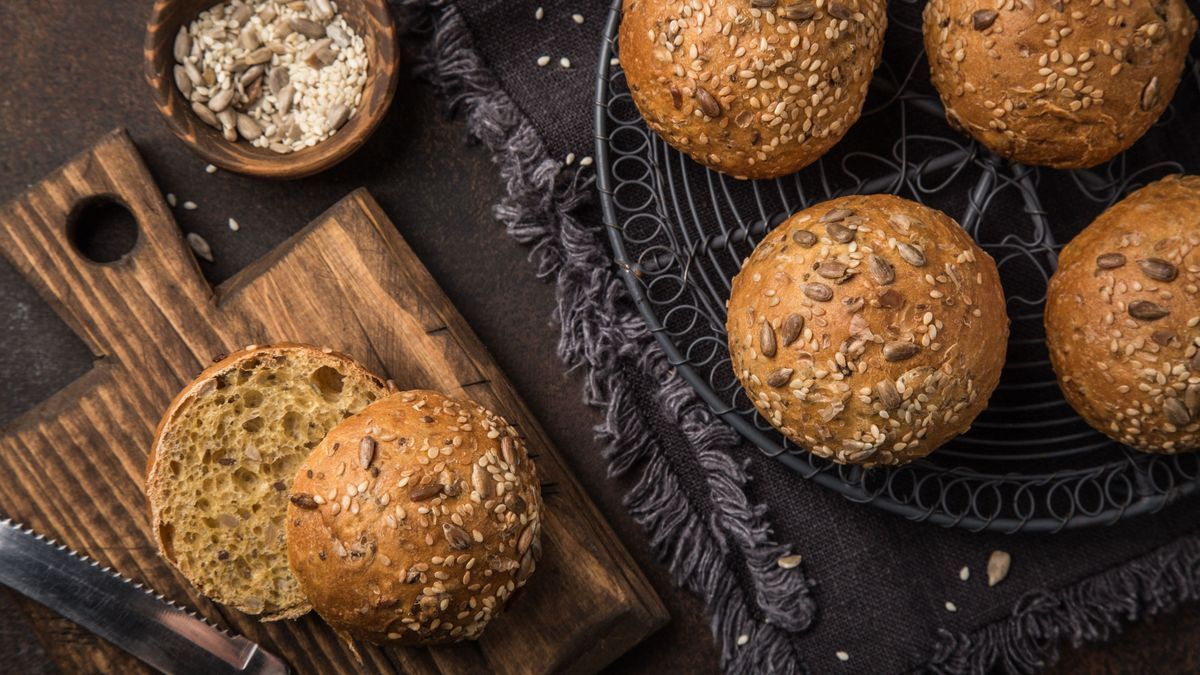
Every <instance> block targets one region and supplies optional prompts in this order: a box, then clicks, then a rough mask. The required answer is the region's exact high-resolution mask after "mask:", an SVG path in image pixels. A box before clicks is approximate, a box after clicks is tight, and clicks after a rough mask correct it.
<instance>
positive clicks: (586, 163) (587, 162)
mask: <svg viewBox="0 0 1200 675" xmlns="http://www.w3.org/2000/svg"><path fill="white" fill-rule="evenodd" d="M591 165H592V158H591V157H584V158H583V159H581V160H579V166H591Z"/></svg>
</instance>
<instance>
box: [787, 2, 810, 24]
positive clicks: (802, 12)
mask: <svg viewBox="0 0 1200 675" xmlns="http://www.w3.org/2000/svg"><path fill="white" fill-rule="evenodd" d="M816 13H817V9H816V7H814V6H813V4H812V3H811V2H796V3H792V4H790V5H788V6H787V7H784V8H783V15H784V16H785V17H787V19H788V20H789V21H808V20H809V19H811V18H812V17H813V14H816Z"/></svg>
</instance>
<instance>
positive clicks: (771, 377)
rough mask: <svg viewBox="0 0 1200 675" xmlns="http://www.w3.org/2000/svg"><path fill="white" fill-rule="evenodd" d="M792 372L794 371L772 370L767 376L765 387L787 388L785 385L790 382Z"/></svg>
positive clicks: (785, 369) (788, 369) (787, 369)
mask: <svg viewBox="0 0 1200 675" xmlns="http://www.w3.org/2000/svg"><path fill="white" fill-rule="evenodd" d="M793 372H795V371H793V370H792V369H791V368H778V369H776V370H772V371H771V372H770V374H768V375H767V386H768V387H775V388H776V389H778V388H779V387H785V386H787V383H788V382H791V381H792V373H793Z"/></svg>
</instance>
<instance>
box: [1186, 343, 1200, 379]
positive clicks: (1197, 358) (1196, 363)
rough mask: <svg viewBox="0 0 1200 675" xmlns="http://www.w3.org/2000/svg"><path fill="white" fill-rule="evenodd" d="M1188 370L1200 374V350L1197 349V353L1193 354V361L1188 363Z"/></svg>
mask: <svg viewBox="0 0 1200 675" xmlns="http://www.w3.org/2000/svg"><path fill="white" fill-rule="evenodd" d="M1188 370H1190V371H1192V372H1193V373H1200V349H1197V350H1196V353H1195V354H1192V360H1191V361H1190V362H1189V363H1188Z"/></svg>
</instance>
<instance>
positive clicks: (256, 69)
mask: <svg viewBox="0 0 1200 675" xmlns="http://www.w3.org/2000/svg"><path fill="white" fill-rule="evenodd" d="M266 71H267V69H266V67H265V66H263V64H261V63H260V64H258V65H257V66H251V67H249V68H247V69H246V72H244V73H242V78H241V79H242V88H245V87H248V86H250V85H252V84H254V83H255V82H257V81H258V78H260V77H262V76H263V73H265V72H266Z"/></svg>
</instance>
